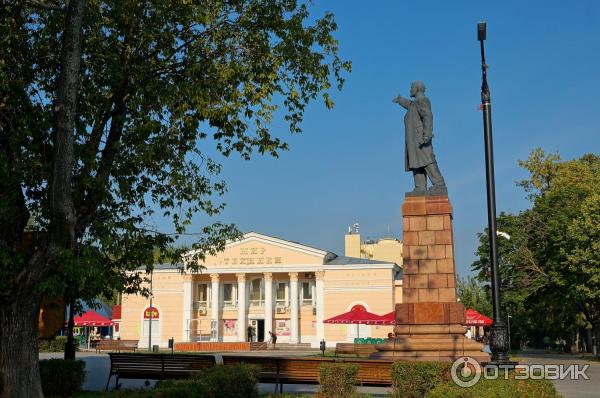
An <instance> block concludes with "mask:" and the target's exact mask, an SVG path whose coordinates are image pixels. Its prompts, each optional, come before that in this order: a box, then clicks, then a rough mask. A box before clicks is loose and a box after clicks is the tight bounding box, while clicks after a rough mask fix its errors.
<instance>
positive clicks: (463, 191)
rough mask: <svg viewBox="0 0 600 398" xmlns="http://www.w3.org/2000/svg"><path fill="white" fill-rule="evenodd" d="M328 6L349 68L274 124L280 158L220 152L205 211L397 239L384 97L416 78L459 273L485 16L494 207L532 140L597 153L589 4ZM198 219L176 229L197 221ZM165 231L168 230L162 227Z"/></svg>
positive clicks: (398, 196) (480, 166)
mask: <svg viewBox="0 0 600 398" xmlns="http://www.w3.org/2000/svg"><path fill="white" fill-rule="evenodd" d="M315 3H316V4H315V5H314V6H313V7H312V11H313V13H314V15H320V14H322V12H323V11H324V10H328V11H331V12H333V13H334V14H335V16H336V20H337V22H338V25H339V30H338V32H337V34H336V37H338V39H339V43H340V51H341V54H342V56H343V57H344V58H346V59H349V60H351V61H352V63H353V72H352V73H351V74H349V75H348V76H347V82H346V85H345V87H344V90H343V91H342V92H333V98H334V100H335V102H336V107H335V109H334V110H332V111H327V110H326V109H325V108H324V107H323V106H322V104H321V103H320V102H319V103H315V104H313V105H312V106H310V107H309V108H308V109H307V111H306V114H305V121H304V123H303V125H302V127H303V134H301V135H297V136H290V134H289V133H287V130H286V129H285V125H284V124H283V123H281V124H280V123H276V124H275V126H274V127H273V131H275V132H276V134H277V135H278V136H280V137H284V138H286V139H287V140H288V142H289V143H290V147H291V150H290V151H289V152H286V153H283V154H282V155H281V157H280V159H272V158H269V157H260V156H258V155H257V156H256V157H255V158H254V159H253V160H251V161H249V162H247V161H243V160H241V159H239V158H230V159H222V158H219V159H218V160H220V161H221V162H222V164H223V173H222V176H223V177H224V178H225V179H226V180H227V182H228V186H229V192H228V193H227V195H226V197H225V198H224V201H225V202H226V203H227V204H228V206H227V209H226V211H225V212H224V213H223V214H222V215H221V216H220V217H219V219H220V220H223V221H226V222H234V223H236V224H237V225H238V227H239V228H240V229H241V230H242V231H244V232H245V231H250V230H254V231H257V232H261V233H265V234H268V235H274V236H278V237H281V238H284V239H289V240H294V241H298V242H301V243H306V244H308V245H312V246H316V247H319V248H323V249H326V250H331V251H333V252H335V253H337V254H344V253H343V252H344V249H343V246H344V243H343V241H344V233H345V232H346V231H347V227H348V225H350V224H352V223H354V222H358V223H360V226H361V235H362V237H363V238H367V237H370V238H379V237H382V236H386V235H388V229H389V234H390V235H392V236H395V237H398V238H401V237H402V226H401V213H400V206H401V204H402V202H403V200H404V192H405V191H408V190H411V189H412V184H413V183H412V176H411V175H410V174H409V173H405V172H404V149H403V148H404V147H403V145H404V144H403V143H404V137H403V121H402V120H403V117H404V111H403V110H402V109H401V108H400V107H399V106H397V105H396V104H393V103H392V102H391V100H392V98H393V97H394V96H396V95H397V94H399V93H402V94H404V95H406V96H407V95H408V92H409V87H410V83H411V82H412V81H414V80H423V81H424V82H425V84H426V85H427V95H428V96H429V98H430V99H431V102H432V106H433V114H434V134H435V139H434V148H435V152H436V155H437V158H438V164H439V165H440V169H441V170H442V173H443V174H444V176H445V179H446V183H447V185H448V187H449V195H450V200H451V201H452V204H453V206H454V236H455V252H456V264H457V269H458V272H459V274H461V275H465V274H467V273H469V272H470V264H471V262H472V261H473V260H474V259H475V257H474V254H473V253H474V251H475V248H476V246H477V238H476V233H477V232H480V231H482V230H483V228H484V227H485V226H486V224H487V218H486V195H485V170H484V153H483V133H482V114H481V112H480V111H478V106H479V103H480V96H479V95H480V85H481V72H480V54H479V44H478V42H477V40H476V24H477V22H478V21H480V20H485V21H487V23H488V40H487V42H486V52H487V58H488V64H489V65H490V68H489V71H488V77H489V83H490V89H491V93H492V104H493V127H494V145H495V154H494V155H495V166H496V193H497V205H498V213H499V212H500V211H509V212H517V211H519V210H520V209H524V208H526V207H527V206H528V205H529V204H528V202H527V201H526V199H525V194H524V193H523V192H522V190H521V189H520V188H518V187H517V186H516V185H515V181H517V180H520V179H523V178H525V177H526V174H525V173H524V172H523V171H522V170H521V169H520V168H519V167H518V166H517V160H518V159H525V158H526V157H527V156H528V154H529V152H530V151H531V150H532V149H534V148H535V147H538V146H539V147H542V148H543V149H544V150H546V151H548V152H553V151H559V152H560V155H561V156H562V157H563V158H565V159H570V158H574V157H579V156H581V155H583V154H584V153H586V152H596V153H598V152H600V100H599V98H598V93H599V92H600V2H598V1H571V2H566V1H526V2H524V1H495V2H490V1H477V2H470V1H469V2H467V1H436V2H431V1H411V2H408V1H378V2H367V1H358V0H354V1H341V0H339V1H327V2H325V1H320V2H319V1H316V2H315ZM206 222H207V220H206V219H205V218H204V217H203V216H201V215H198V217H197V218H196V219H195V220H194V225H193V228H192V229H191V231H190V232H194V230H195V229H197V228H198V227H200V226H201V225H203V223H206ZM165 229H168V228H167V227H166V226H165Z"/></svg>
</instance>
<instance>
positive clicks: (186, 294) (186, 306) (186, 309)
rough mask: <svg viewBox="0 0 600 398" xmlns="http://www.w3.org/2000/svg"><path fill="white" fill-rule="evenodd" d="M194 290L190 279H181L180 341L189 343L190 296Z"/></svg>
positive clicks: (186, 277) (189, 277) (190, 322)
mask: <svg viewBox="0 0 600 398" xmlns="http://www.w3.org/2000/svg"><path fill="white" fill-rule="evenodd" d="M193 292H194V289H192V277H191V276H184V277H183V316H182V318H183V328H182V329H181V330H182V332H181V341H183V342H189V341H191V339H190V336H191V334H192V331H191V330H190V329H191V325H192V321H191V320H192V300H193V297H192V294H193Z"/></svg>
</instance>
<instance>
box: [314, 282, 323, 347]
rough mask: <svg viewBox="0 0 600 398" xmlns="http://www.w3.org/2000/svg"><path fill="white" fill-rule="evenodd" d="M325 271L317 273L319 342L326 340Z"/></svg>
mask: <svg viewBox="0 0 600 398" xmlns="http://www.w3.org/2000/svg"><path fill="white" fill-rule="evenodd" d="M324 277H325V271H317V272H315V279H316V290H317V294H316V296H317V297H316V300H317V317H316V318H317V319H316V321H317V341H321V340H323V339H325V324H324V323H323V320H324V319H325V281H324Z"/></svg>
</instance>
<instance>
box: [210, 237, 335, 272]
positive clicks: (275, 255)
mask: <svg viewBox="0 0 600 398" xmlns="http://www.w3.org/2000/svg"><path fill="white" fill-rule="evenodd" d="M334 256H335V255H334V254H333V253H331V252H327V251H325V250H321V249H317V248H314V247H310V246H306V245H302V244H300V243H296V242H291V241H287V240H283V239H279V238H275V237H272V236H268V235H263V234H259V233H256V232H248V233H246V234H244V235H243V236H242V238H241V239H239V240H235V241H229V242H227V244H226V245H225V250H224V251H223V252H221V253H217V254H216V255H214V256H208V257H207V258H206V259H205V260H204V261H203V262H202V265H203V266H204V267H205V268H206V269H207V270H210V269H211V268H218V269H227V268H231V269H232V270H233V269H235V270H240V269H244V268H248V269H251V268H270V267H273V268H280V267H282V266H297V265H322V264H324V263H326V262H327V261H328V260H329V259H330V258H332V257H334Z"/></svg>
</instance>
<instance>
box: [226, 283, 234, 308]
mask: <svg viewBox="0 0 600 398" xmlns="http://www.w3.org/2000/svg"><path fill="white" fill-rule="evenodd" d="M234 302H235V300H234V297H233V283H224V284H223V304H224V305H225V306H227V307H232V306H233V305H234Z"/></svg>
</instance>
